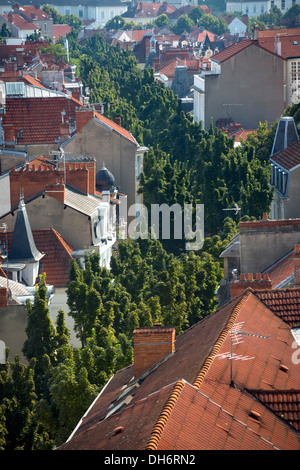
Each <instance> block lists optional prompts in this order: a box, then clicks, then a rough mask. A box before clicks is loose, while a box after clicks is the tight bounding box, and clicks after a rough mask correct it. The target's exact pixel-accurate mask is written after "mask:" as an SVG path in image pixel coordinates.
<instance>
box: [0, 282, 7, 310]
mask: <svg viewBox="0 0 300 470" xmlns="http://www.w3.org/2000/svg"><path fill="white" fill-rule="evenodd" d="M7 304H8V289H7V288H6V287H0V308H6V307H7Z"/></svg>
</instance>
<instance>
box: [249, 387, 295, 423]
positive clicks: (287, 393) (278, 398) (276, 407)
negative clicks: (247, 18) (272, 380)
mask: <svg viewBox="0 0 300 470" xmlns="http://www.w3.org/2000/svg"><path fill="white" fill-rule="evenodd" d="M251 393H252V394H253V395H254V396H255V397H256V398H257V399H258V400H259V401H261V402H262V403H263V404H264V405H265V406H267V407H268V408H270V409H271V410H272V411H274V413H276V415H277V416H279V417H280V418H282V419H284V421H286V422H287V423H289V424H290V425H291V426H292V427H293V428H295V429H296V430H297V431H300V391H299V390H298V391H297V390H268V391H266V390H253V391H252V392H251Z"/></svg>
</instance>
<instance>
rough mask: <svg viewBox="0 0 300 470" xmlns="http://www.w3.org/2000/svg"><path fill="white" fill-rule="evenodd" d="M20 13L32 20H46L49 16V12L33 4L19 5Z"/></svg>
mask: <svg viewBox="0 0 300 470" xmlns="http://www.w3.org/2000/svg"><path fill="white" fill-rule="evenodd" d="M19 11H20V13H22V14H24V15H26V16H28V17H29V18H31V19H32V20H48V19H50V18H51V14H48V13H46V12H45V11H44V10H41V9H40V8H36V7H35V6H21V5H20V6H19Z"/></svg>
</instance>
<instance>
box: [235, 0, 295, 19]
mask: <svg viewBox="0 0 300 470" xmlns="http://www.w3.org/2000/svg"><path fill="white" fill-rule="evenodd" d="M295 4H300V0H237V1H234V0H229V1H226V11H227V12H228V13H234V12H242V13H243V14H244V15H248V16H249V17H252V16H260V15H261V14H262V13H268V12H269V11H270V10H271V8H272V7H274V6H276V7H277V8H279V10H280V11H281V12H282V14H284V13H286V12H287V10H289V9H290V8H291V7H292V6H293V5H295Z"/></svg>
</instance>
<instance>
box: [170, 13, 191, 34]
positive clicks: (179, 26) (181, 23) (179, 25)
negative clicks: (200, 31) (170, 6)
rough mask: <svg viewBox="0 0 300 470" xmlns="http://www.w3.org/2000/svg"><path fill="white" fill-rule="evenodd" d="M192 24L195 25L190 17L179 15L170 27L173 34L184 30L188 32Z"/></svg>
mask: <svg viewBox="0 0 300 470" xmlns="http://www.w3.org/2000/svg"><path fill="white" fill-rule="evenodd" d="M192 26H195V23H194V21H193V20H192V18H190V17H189V16H188V15H181V16H180V17H179V18H178V20H177V22H176V24H175V25H174V26H173V28H172V29H173V32H174V33H175V34H182V33H183V32H184V31H186V32H187V33H189V32H190V31H191V28H192Z"/></svg>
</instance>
